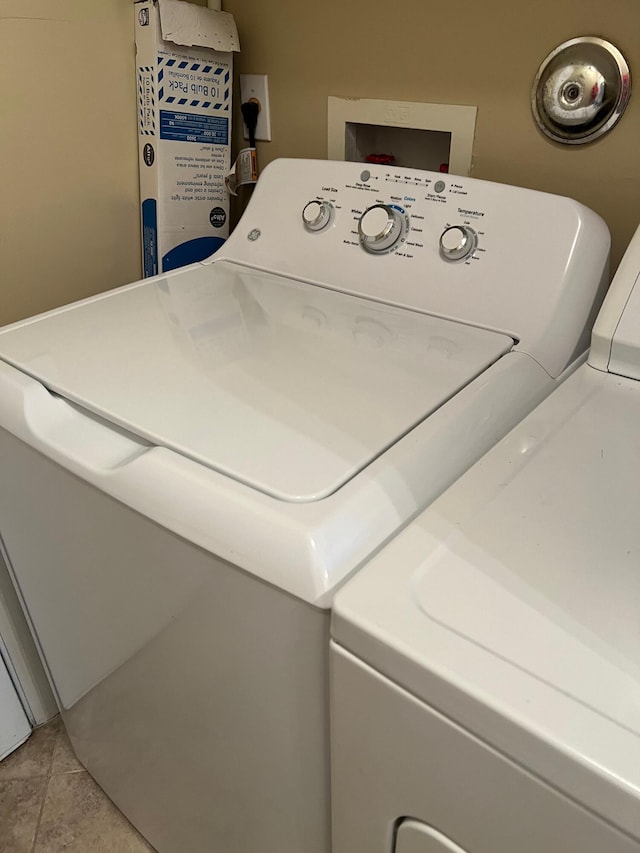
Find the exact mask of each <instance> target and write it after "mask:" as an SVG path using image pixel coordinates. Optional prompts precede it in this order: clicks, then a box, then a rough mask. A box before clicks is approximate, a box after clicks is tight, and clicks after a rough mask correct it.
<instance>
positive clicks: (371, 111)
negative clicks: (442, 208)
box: [327, 97, 477, 175]
mask: <svg viewBox="0 0 640 853" xmlns="http://www.w3.org/2000/svg"><path fill="white" fill-rule="evenodd" d="M476 112H477V110H476V107H469V106H458V105H452V104H421V103H413V102H409V101H379V100H370V99H366V98H336V97H330V98H329V100H328V146H327V147H328V157H329V159H330V160H352V161H356V162H361V163H362V162H366V160H367V157H368V156H370V155H378V156H383V157H384V156H386V155H388V156H389V157H393V161H391V160H389V161H386V162H389V163H391V162H393V163H394V164H395V165H397V166H400V167H406V168H414V169H427V170H429V171H438V170H439V169H440V167H441V166H442V167H443V170H444V169H445V168H447V167H448V171H449V172H451V173H452V174H454V175H468V174H469V173H470V172H471V155H472V151H473V136H474V132H475V124H476ZM378 162H383V161H381V160H380V161H378Z"/></svg>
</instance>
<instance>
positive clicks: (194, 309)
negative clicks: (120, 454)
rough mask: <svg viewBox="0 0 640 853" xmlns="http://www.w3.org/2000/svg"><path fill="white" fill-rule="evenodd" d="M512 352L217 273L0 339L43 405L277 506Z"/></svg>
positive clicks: (399, 314)
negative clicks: (128, 436)
mask: <svg viewBox="0 0 640 853" xmlns="http://www.w3.org/2000/svg"><path fill="white" fill-rule="evenodd" d="M512 345H513V340H512V339H511V338H509V337H507V336H506V335H501V334H497V333H494V332H488V331H485V330H481V329H477V328H472V327H470V326H465V325H462V324H459V323H455V322H451V321H446V320H441V319H438V318H433V317H430V316H427V315H424V314H418V313H415V312H411V311H408V310H403V309H400V308H396V307H391V306H388V305H382V304H380V303H375V302H371V301H368V300H364V299H362V298H358V297H354V296H349V295H347V294H344V293H338V292H336V291H329V290H326V289H324V288H321V287H317V286H313V285H309V284H304V283H300V282H298V281H294V280H289V279H285V278H282V277H279V276H276V275H269V274H265V273H260V272H256V271H253V270H250V269H246V268H244V267H242V266H239V265H237V264H232V263H228V262H222V261H221V262H218V263H215V264H213V265H209V266H206V267H193V268H190V269H188V270H184V271H182V272H180V273H177V274H173V275H169V276H166V277H163V278H160V279H155V280H153V281H148V282H140V283H138V284H135V285H131V286H129V287H126V288H121V289H119V290H115V291H111V292H110V293H107V294H104V295H102V296H99V297H95V298H93V299H90V300H86V301H84V302H80V303H76V304H74V305H71V306H68V307H67V308H63V309H60V310H59V311H55V312H52V313H50V314H47V315H43V316H42V317H39V318H34V319H32V320H30V321H26V322H25V323H20V324H16V325H14V326H12V327H9V328H7V329H6V330H5V331H4V332H0V357H2V358H4V359H5V360H6V361H8V362H10V363H11V364H13V365H14V366H16V367H19V368H20V369H22V370H24V371H25V372H26V373H28V374H30V375H31V376H33V377H35V378H36V379H38V380H39V381H41V382H42V383H43V384H44V385H45V386H47V387H48V388H49V389H50V390H52V391H54V392H56V393H58V394H60V395H62V396H64V397H65V398H67V399H68V400H71V401H73V402H75V403H77V404H79V405H80V406H82V407H84V408H86V409H88V410H90V411H92V412H94V413H96V414H97V415H99V416H101V417H103V418H105V419H106V420H108V421H110V422H113V423H114V424H117V425H119V426H121V427H123V428H124V429H126V430H128V431H130V432H133V433H136V434H137V435H138V436H141V437H143V438H144V439H146V440H148V441H149V442H151V443H153V444H158V445H164V446H167V447H170V448H172V449H174V450H176V451H178V452H180V453H182V454H184V455H186V456H189V457H191V458H192V459H195V460H197V461H200V462H202V463H204V464H205V465H207V466H209V467H211V468H213V469H216V470H218V471H220V472H222V473H224V474H227V475H229V476H231V477H234V478H235V479H237V480H240V481H241V482H244V483H246V484H248V485H250V486H252V487H253V488H256V489H259V490H261V491H263V492H266V493H267V494H270V495H272V496H274V497H277V498H280V499H282V500H287V501H311V500H316V499H318V498H322V497H324V496H326V495H328V494H330V493H331V492H333V491H335V490H336V489H338V488H339V487H340V486H341V485H343V484H344V483H345V482H346V481H347V480H349V479H350V478H351V477H353V476H354V475H355V474H356V473H357V472H358V471H359V470H361V469H362V468H363V467H364V466H366V465H367V464H368V463H369V462H370V461H371V460H372V459H374V458H375V457H376V456H378V455H379V454H381V453H382V452H383V451H384V450H385V449H386V448H387V447H388V446H390V445H391V444H393V443H394V442H395V441H397V440H398V438H400V437H401V436H402V435H403V434H404V433H406V432H407V431H408V430H410V429H411V428H412V427H413V426H415V425H416V424H417V423H418V422H420V421H421V420H423V419H424V418H426V417H427V416H428V415H429V414H430V413H431V412H433V411H434V409H436V408H438V407H439V406H440V405H442V403H444V402H445V401H446V400H447V399H448V398H450V397H451V396H452V395H454V394H455V393H456V392H457V391H458V390H459V389H460V388H462V387H463V386H465V385H466V384H467V383H468V382H470V381H471V380H472V379H473V378H474V377H475V376H477V375H478V374H479V373H481V372H482V371H483V370H484V369H485V368H486V367H487V366H489V365H490V364H492V363H493V362H494V361H496V360H497V359H498V358H499V357H500V356H501V355H502V354H503V353H505V352H507V351H508V350H510V349H511V347H512Z"/></svg>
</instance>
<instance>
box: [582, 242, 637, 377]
mask: <svg viewBox="0 0 640 853" xmlns="http://www.w3.org/2000/svg"><path fill="white" fill-rule="evenodd" d="M589 364H591V365H592V366H593V367H596V368H597V369H598V370H608V371H610V372H611V373H617V374H618V375H620V376H627V377H629V378H630V379H640V227H638V228H637V229H636V232H635V234H634V236H633V237H632V239H631V242H630V243H629V246H628V248H627V251H626V252H625V253H624V257H623V259H622V261H621V262H620V266H619V267H618V269H617V270H616V274H615V277H614V279H613V281H612V282H611V287H610V288H609V290H608V291H607V295H606V297H605V300H604V302H603V304H602V308H601V310H600V312H599V314H598V317H597V320H596V322H595V325H594V327H593V333H592V335H591V350H590V352H589Z"/></svg>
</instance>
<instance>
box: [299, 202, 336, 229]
mask: <svg viewBox="0 0 640 853" xmlns="http://www.w3.org/2000/svg"><path fill="white" fill-rule="evenodd" d="M332 219H333V205H332V204H331V203H330V202H328V201H310V202H308V203H307V204H305V206H304V207H303V208H302V222H303V223H304V227H305V228H306V229H307V231H323V230H324V229H325V228H326V227H327V225H329V223H330V222H331V220H332Z"/></svg>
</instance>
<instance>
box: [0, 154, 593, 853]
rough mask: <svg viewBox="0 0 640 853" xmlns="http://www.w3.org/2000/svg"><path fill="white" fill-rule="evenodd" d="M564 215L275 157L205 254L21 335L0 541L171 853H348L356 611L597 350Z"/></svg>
mask: <svg viewBox="0 0 640 853" xmlns="http://www.w3.org/2000/svg"><path fill="white" fill-rule="evenodd" d="M608 248H609V235H608V231H607V228H606V226H605V225H604V223H603V222H602V220H600V219H599V218H598V217H597V216H596V215H595V214H593V213H592V212H591V211H589V210H586V209H585V208H584V207H582V206H580V205H579V204H576V203H575V202H573V201H570V200H568V199H564V198H559V197H556V196H550V195H545V194H541V193H537V192H532V191H527V190H522V189H516V188H513V187H507V186H499V185H495V184H489V183H484V182H481V181H476V180H472V179H468V178H458V177H455V176H448V177H447V176H441V175H435V174H429V173H425V172H419V171H414V170H410V169H389V168H385V167H380V166H367V167H366V168H365V167H364V166H362V165H358V164H355V163H335V162H310V161H279V162H276V163H274V164H272V165H270V166H269V167H268V168H267V169H266V170H265V172H264V174H263V176H262V177H261V179H260V182H259V184H258V186H257V188H256V191H255V193H254V196H253V198H252V200H251V203H250V205H249V207H248V209H247V211H246V213H245V215H244V217H243V218H242V220H241V222H240V224H239V225H238V226H237V228H236V230H235V232H234V234H233V236H232V237H231V238H230V239H229V241H228V242H227V243H226V244H225V246H224V247H223V248H222V249H221V250H220V251H219V252H218V253H217V254H216V255H215V256H213V257H212V258H210V259H209V260H208V261H206V262H204V263H202V264H196V265H193V266H191V267H189V268H185V269H183V270H180V271H175V272H172V273H169V274H166V275H162V276H159V277H157V278H155V279H149V280H147V281H144V282H139V283H136V284H133V285H130V286H128V287H124V288H121V289H118V290H115V291H113V292H110V293H106V294H103V295H100V296H97V297H95V298H92V299H88V300H85V301H83V302H79V303H76V304H74V305H71V306H68V307H66V308H62V309H60V310H57V311H53V312H50V313H48V314H46V315H43V316H40V317H36V318H34V319H31V320H28V321H25V322H22V323H18V324H16V325H14V326H12V327H9V328H7V329H5V330H3V331H2V332H1V333H0V427H1V429H0V453H1V454H2V469H3V478H2V487H1V488H0V527H1V530H2V536H3V539H4V543H5V546H6V551H7V553H8V555H9V558H10V562H11V565H12V571H13V574H14V577H15V582H16V585H17V588H18V589H19V591H20V595H21V596H22V599H23V601H24V605H25V608H26V611H27V613H28V616H29V618H30V620H31V623H32V626H33V631H34V634H35V637H36V638H37V641H38V643H39V646H40V649H41V651H42V656H43V659H44V661H45V662H46V666H47V668H48V671H49V673H50V676H51V681H52V683H53V685H54V687H55V690H56V694H57V697H58V701H59V703H60V707H61V709H62V714H63V718H64V721H65V725H66V726H67V728H68V731H69V734H70V736H71V740H72V743H73V745H74V749H75V750H76V752H77V754H78V756H79V758H80V760H81V761H82V763H83V764H84V765H85V767H87V769H88V770H89V771H90V773H91V774H92V775H93V776H94V777H95V779H96V780H97V781H98V783H99V784H100V785H101V786H102V787H103V788H104V790H105V791H106V792H107V793H108V794H109V796H110V797H111V798H112V799H113V800H114V801H115V802H116V803H117V805H118V806H119V807H120V808H121V809H122V810H123V811H124V813H125V814H126V815H127V817H129V819H130V820H131V821H132V822H133V823H134V824H135V825H136V826H137V827H138V828H139V829H140V831H141V832H142V833H143V835H145V836H146V837H147V838H148V839H149V841H150V842H151V843H152V844H153V845H154V846H155V847H156V848H157V849H158V850H159V851H161V853H176V851H181V853H204V851H207V853H210V851H211V850H216V851H223V852H224V851H227V852H228V853H256V851H258V850H259V851H261V853H302V851H304V853H327V851H328V850H329V848H330V820H329V810H330V796H329V719H328V659H329V642H328V641H329V615H328V608H329V606H330V603H331V600H332V597H333V593H334V590H335V589H336V588H337V586H339V585H340V584H341V583H342V582H343V581H344V580H345V579H346V578H347V577H348V576H349V575H350V574H352V573H353V572H355V571H356V569H357V568H358V567H359V566H360V565H361V563H362V562H363V560H365V558H366V557H368V556H369V555H370V554H371V553H372V552H373V551H375V549H376V548H378V547H379V546H380V545H381V544H382V543H384V542H385V541H386V540H387V539H388V538H389V537H391V536H392V535H393V534H394V533H395V532H396V531H397V530H398V528H400V527H402V526H403V525H404V524H405V523H406V522H407V521H408V520H409V519H410V518H411V517H412V516H414V515H415V514H416V512H418V511H419V510H420V509H421V508H423V507H424V506H426V505H427V504H428V503H429V502H430V501H431V500H432V499H433V498H434V497H436V495H438V494H439V493H440V492H441V491H442V490H443V489H444V488H446V486H448V485H449V484H450V483H451V482H452V481H453V480H454V479H455V478H456V477H457V476H459V475H460V474H461V473H462V472H463V471H464V470H465V469H466V468H468V467H469V465H470V464H471V463H472V462H473V461H475V460H476V459H477V458H478V457H479V456H480V455H481V454H482V453H484V451H485V450H486V449H487V448H488V447H489V446H491V445H493V444H494V443H495V441H496V440H497V439H498V438H500V437H501V436H502V435H503V434H504V433H505V432H506V431H507V430H508V429H509V428H511V427H512V426H513V425H514V424H515V423H516V422H517V421H519V420H520V419H521V418H522V417H523V416H524V414H525V413H526V412H527V411H529V410H530V409H531V408H532V407H533V406H534V405H535V404H536V403H537V402H538V401H539V400H540V399H541V398H543V397H544V396H545V395H546V394H547V393H548V392H549V391H550V390H551V389H552V388H554V387H555V386H556V384H557V380H558V378H559V377H561V376H562V375H563V373H564V372H565V371H567V370H568V369H570V366H571V365H572V363H573V362H574V360H575V359H576V357H577V356H578V355H579V354H580V353H581V352H582V351H583V350H584V349H585V348H586V346H587V345H588V331H587V327H588V326H589V324H590V322H591V321H592V318H593V317H594V316H595V313H596V311H597V307H598V305H599V303H600V301H601V298H602V296H603V290H604V288H605V286H606V284H607V257H608Z"/></svg>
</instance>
